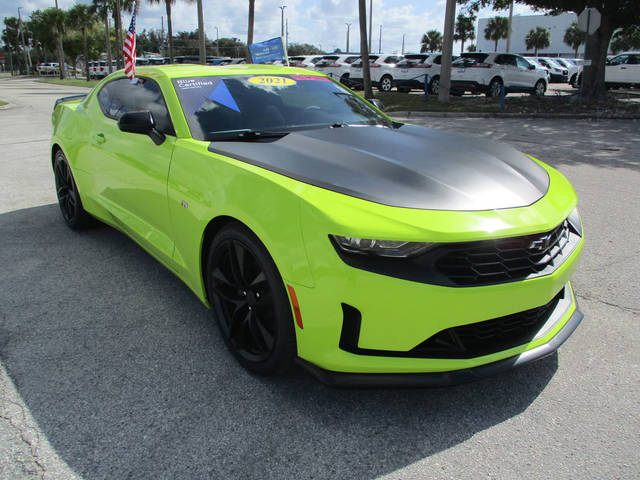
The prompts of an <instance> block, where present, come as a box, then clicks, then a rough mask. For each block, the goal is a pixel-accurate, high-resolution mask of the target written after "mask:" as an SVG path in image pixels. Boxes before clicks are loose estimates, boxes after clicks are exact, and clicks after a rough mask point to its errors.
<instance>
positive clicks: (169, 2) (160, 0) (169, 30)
mask: <svg viewBox="0 0 640 480" xmlns="http://www.w3.org/2000/svg"><path fill="white" fill-rule="evenodd" d="M147 1H148V2H149V3H150V4H152V5H153V4H156V3H157V4H161V3H164V6H165V8H166V10H167V34H168V35H169V63H173V26H172V25H171V6H172V5H174V4H175V3H176V0H147ZM187 1H188V2H189V3H193V2H194V1H195V0H187ZM202 34H203V35H204V28H203V29H202Z"/></svg>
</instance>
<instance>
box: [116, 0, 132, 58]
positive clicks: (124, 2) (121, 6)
mask: <svg viewBox="0 0 640 480" xmlns="http://www.w3.org/2000/svg"><path fill="white" fill-rule="evenodd" d="M111 7H112V12H114V16H113V19H114V21H113V24H114V30H115V31H116V63H117V64H118V68H124V56H123V54H122V46H123V45H122V39H123V37H124V35H122V10H126V11H127V12H128V13H131V12H133V0H115V1H113V0H112V6H111Z"/></svg>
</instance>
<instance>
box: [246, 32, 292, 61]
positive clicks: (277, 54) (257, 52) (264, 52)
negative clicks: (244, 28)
mask: <svg viewBox="0 0 640 480" xmlns="http://www.w3.org/2000/svg"><path fill="white" fill-rule="evenodd" d="M249 53H250V54H251V63H265V62H269V61H271V60H282V59H283V58H285V53H284V45H283V43H282V38H281V37H275V38H272V39H270V40H265V41H264V42H260V43H252V44H251V45H249Z"/></svg>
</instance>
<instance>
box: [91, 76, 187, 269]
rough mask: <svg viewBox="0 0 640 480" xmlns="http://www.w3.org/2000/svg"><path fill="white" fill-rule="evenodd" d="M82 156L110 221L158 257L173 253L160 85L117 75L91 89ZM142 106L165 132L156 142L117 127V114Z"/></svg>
mask: <svg viewBox="0 0 640 480" xmlns="http://www.w3.org/2000/svg"><path fill="white" fill-rule="evenodd" d="M96 98H97V102H95V103H96V105H95V108H96V109H98V110H99V111H98V112H94V113H95V114H94V115H93V118H96V119H97V120H96V122H95V123H94V124H93V125H92V128H91V133H90V139H89V142H90V149H89V150H90V151H91V158H90V159H89V160H88V164H89V170H90V173H91V175H92V179H93V184H94V192H96V194H97V197H98V198H97V199H96V200H97V201H98V202H100V203H102V206H103V207H104V208H105V209H106V210H107V211H108V212H109V213H110V214H111V215H112V217H113V220H114V222H115V223H116V224H117V225H118V226H120V227H121V228H122V229H124V230H126V231H127V232H128V233H129V234H131V236H133V237H134V238H135V239H136V240H137V241H138V242H140V243H143V244H145V246H147V247H149V248H150V249H151V250H153V252H154V253H155V254H157V255H160V256H162V257H167V258H171V256H172V255H173V240H172V236H173V235H172V226H171V221H170V219H169V209H168V205H167V177H168V174H169V166H170V163H171V156H172V153H173V147H174V144H175V141H176V138H175V133H174V129H173V125H172V122H171V118H170V115H169V112H168V110H167V106H166V103H165V100H164V96H163V94H162V91H161V89H160V86H159V85H158V84H157V83H156V82H155V81H154V80H152V79H150V78H144V77H138V78H137V82H136V83H132V82H131V81H130V80H129V79H127V78H119V79H116V80H112V81H110V82H108V83H106V84H105V85H104V86H103V87H102V88H101V89H100V91H99V92H98V94H97V97H96ZM141 110H148V111H150V112H151V114H152V115H153V117H154V120H155V123H156V125H157V129H158V130H159V131H161V132H162V133H164V134H165V135H166V138H165V141H164V142H163V143H162V144H160V145H156V144H155V143H154V142H153V141H152V140H151V138H149V136H147V135H142V134H135V133H128V132H122V131H121V130H120V129H119V128H118V119H119V118H120V117H121V116H122V114H124V113H127V112H132V111H141Z"/></svg>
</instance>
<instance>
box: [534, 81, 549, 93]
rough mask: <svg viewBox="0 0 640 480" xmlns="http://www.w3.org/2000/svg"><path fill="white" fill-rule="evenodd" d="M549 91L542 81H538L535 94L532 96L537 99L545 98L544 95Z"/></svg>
mask: <svg viewBox="0 0 640 480" xmlns="http://www.w3.org/2000/svg"><path fill="white" fill-rule="evenodd" d="M546 91H547V87H546V85H545V84H544V82H543V81H542V80H538V81H537V82H536V85H535V87H533V92H532V93H531V95H534V96H536V97H544V93H545V92H546Z"/></svg>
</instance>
